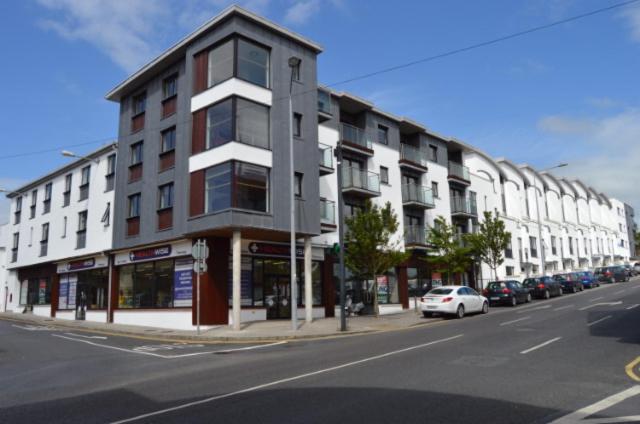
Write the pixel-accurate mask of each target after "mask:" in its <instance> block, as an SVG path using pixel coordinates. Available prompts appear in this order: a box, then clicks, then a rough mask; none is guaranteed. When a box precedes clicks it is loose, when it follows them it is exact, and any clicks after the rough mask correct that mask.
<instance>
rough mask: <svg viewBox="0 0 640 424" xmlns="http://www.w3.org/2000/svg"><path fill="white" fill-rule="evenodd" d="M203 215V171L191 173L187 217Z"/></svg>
mask: <svg viewBox="0 0 640 424" xmlns="http://www.w3.org/2000/svg"><path fill="white" fill-rule="evenodd" d="M203 213H204V169H202V170H200V171H196V172H192V173H191V186H190V187H189V216H197V215H202V214H203Z"/></svg>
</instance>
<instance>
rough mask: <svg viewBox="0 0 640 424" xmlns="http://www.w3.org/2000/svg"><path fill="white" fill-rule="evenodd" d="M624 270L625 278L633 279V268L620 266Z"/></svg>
mask: <svg viewBox="0 0 640 424" xmlns="http://www.w3.org/2000/svg"><path fill="white" fill-rule="evenodd" d="M622 266H623V267H624V269H625V271H627V276H628V277H629V278H631V277H633V275H634V272H633V267H632V266H631V265H622Z"/></svg>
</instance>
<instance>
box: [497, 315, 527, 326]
mask: <svg viewBox="0 0 640 424" xmlns="http://www.w3.org/2000/svg"><path fill="white" fill-rule="evenodd" d="M529 318H531V317H523V318H518V319H514V320H512V321H507V322H503V323H501V324H500V326H503V325H509V324H515V323H516V322H519V321H524V320H525V319H529Z"/></svg>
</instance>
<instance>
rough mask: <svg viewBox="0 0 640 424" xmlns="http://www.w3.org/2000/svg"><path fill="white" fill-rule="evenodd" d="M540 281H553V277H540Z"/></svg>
mask: <svg viewBox="0 0 640 424" xmlns="http://www.w3.org/2000/svg"><path fill="white" fill-rule="evenodd" d="M540 281H541V282H542V283H550V282H552V281H553V278H551V277H541V278H540Z"/></svg>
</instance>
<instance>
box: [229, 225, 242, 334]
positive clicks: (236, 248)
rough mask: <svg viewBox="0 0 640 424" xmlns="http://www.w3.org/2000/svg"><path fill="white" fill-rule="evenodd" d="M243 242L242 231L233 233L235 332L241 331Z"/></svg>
mask: <svg viewBox="0 0 640 424" xmlns="http://www.w3.org/2000/svg"><path fill="white" fill-rule="evenodd" d="M241 241H242V238H241V236H240V231H237V230H236V231H234V232H233V240H232V251H233V253H232V258H233V260H232V263H233V269H232V279H233V290H232V294H231V296H232V308H233V329H234V330H235V331H239V330H240V262H241V254H242V252H241V249H240V248H241Z"/></svg>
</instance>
